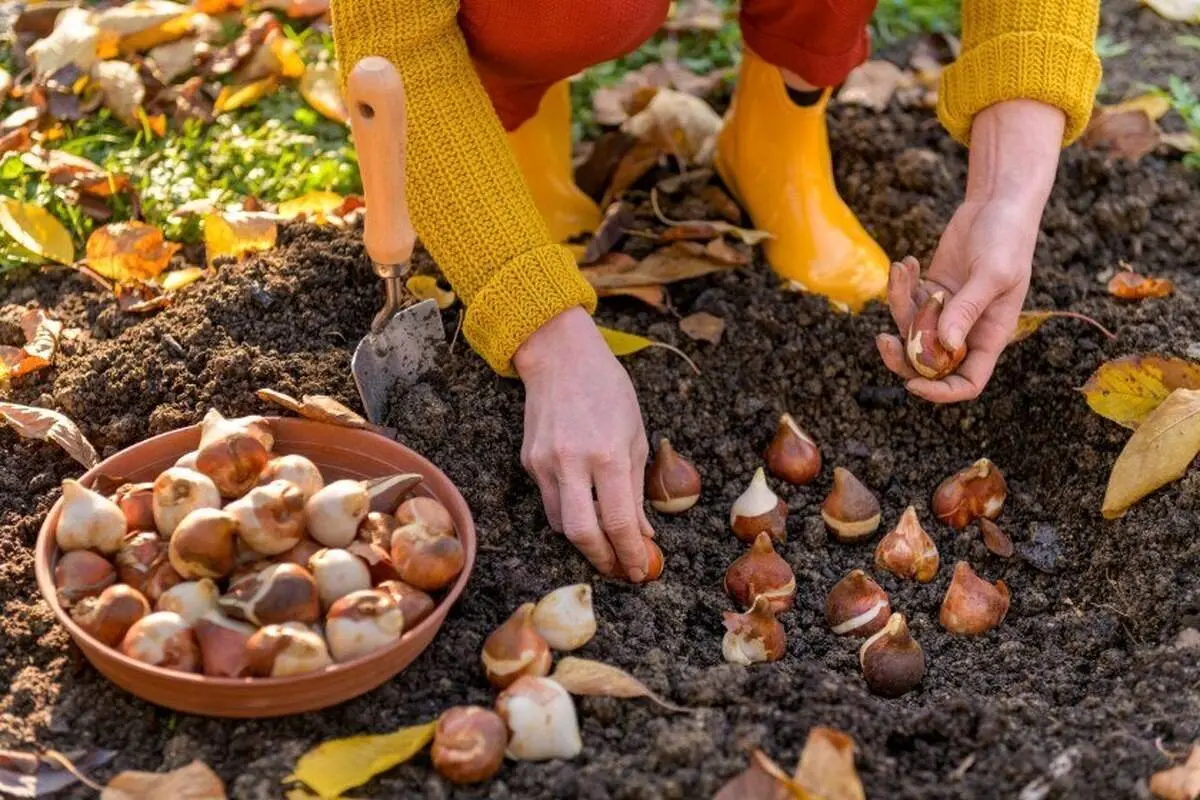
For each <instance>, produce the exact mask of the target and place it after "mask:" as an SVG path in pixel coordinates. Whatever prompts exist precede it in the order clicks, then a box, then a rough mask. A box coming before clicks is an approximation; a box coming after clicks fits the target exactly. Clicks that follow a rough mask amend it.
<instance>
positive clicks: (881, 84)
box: [837, 59, 909, 111]
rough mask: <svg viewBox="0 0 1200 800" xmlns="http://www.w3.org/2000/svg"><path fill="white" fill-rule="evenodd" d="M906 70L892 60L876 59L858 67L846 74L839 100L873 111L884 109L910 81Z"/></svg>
mask: <svg viewBox="0 0 1200 800" xmlns="http://www.w3.org/2000/svg"><path fill="white" fill-rule="evenodd" d="M908 80H909V78H908V76H907V75H905V73H904V71H903V70H901V69H900V68H899V67H897V66H896V65H895V64H893V63H892V62H890V61H884V60H882V59H876V60H871V61H867V62H866V63H864V64H862V65H860V66H858V67H856V68H855V69H854V70H853V71H851V73H850V74H849V75H847V76H846V82H845V83H843V84H842V90H841V91H840V92H838V96H837V99H838V102H841V103H846V104H848V105H855V106H866V107H867V108H869V109H871V110H873V111H883V110H884V109H886V108H887V105H888V101H889V100H891V99H892V95H894V94H895V93H896V90H897V89H899V88H900V87H901V86H903V85H904V84H905V82H906V81H908Z"/></svg>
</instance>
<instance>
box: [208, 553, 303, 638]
mask: <svg viewBox="0 0 1200 800" xmlns="http://www.w3.org/2000/svg"><path fill="white" fill-rule="evenodd" d="M217 605H218V606H220V608H221V610H222V611H224V612H225V613H226V614H228V615H229V616H231V617H233V618H234V619H240V620H244V621H246V622H250V623H253V624H255V625H275V624H279V623H283V622H303V623H305V624H311V623H313V622H316V621H317V619H319V618H320V616H321V603H320V599H319V595H318V593H317V582H316V581H315V580H313V576H312V574H311V573H309V571H308V570H306V569H304V568H303V567H298V566H296V565H295V564H275V565H273V566H270V567H267V568H266V569H264V570H263V571H262V572H257V573H255V574H253V575H250V576H249V577H246V578H242V579H241V580H240V581H237V582H236V583H234V584H232V585H231V586H230V587H229V591H227V592H226V593H225V595H224V596H223V597H222V598H221V599H220V600H218V601H217Z"/></svg>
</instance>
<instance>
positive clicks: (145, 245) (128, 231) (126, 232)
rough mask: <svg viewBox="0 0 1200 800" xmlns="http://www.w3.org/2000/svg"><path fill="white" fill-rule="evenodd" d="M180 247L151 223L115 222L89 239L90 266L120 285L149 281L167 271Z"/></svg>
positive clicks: (88, 260) (98, 229)
mask: <svg viewBox="0 0 1200 800" xmlns="http://www.w3.org/2000/svg"><path fill="white" fill-rule="evenodd" d="M179 247H180V245H178V244H175V243H174V242H168V241H166V240H165V239H164V238H163V232H162V231H161V230H159V229H158V228H156V227H155V226H153V225H150V224H148V223H145V222H137V221H133V220H131V221H129V222H114V223H112V224H111V225H105V226H104V227H102V228H97V229H96V230H94V231H92V235H91V236H89V237H88V241H87V263H88V266H89V267H91V268H92V269H93V270H95V271H96V272H98V273H99V274H101V275H103V276H104V277H106V278H109V279H110V280H113V281H116V282H117V283H130V282H137V281H147V280H150V279H151V278H154V277H156V276H157V275H158V274H159V273H160V272H162V271H163V270H164V269H166V268H167V265H168V264H169V263H171V257H172V256H174V255H175V252H176V251H177V250H178V249H179Z"/></svg>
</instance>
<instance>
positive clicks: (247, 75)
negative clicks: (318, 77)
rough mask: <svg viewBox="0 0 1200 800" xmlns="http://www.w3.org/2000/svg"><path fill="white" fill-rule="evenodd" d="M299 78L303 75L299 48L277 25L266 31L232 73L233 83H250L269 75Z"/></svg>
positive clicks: (302, 61)
mask: <svg viewBox="0 0 1200 800" xmlns="http://www.w3.org/2000/svg"><path fill="white" fill-rule="evenodd" d="M272 75H274V76H277V77H282V78H299V77H301V76H303V75H304V59H302V58H301V57H300V48H299V45H297V44H296V43H295V42H294V41H292V40H291V39H289V38H288V37H287V35H286V34H285V33H284V32H283V31H282V30H280V29H279V28H278V27H275V28H271V29H270V30H269V31H267V35H266V38H265V39H264V40H263V43H262V44H261V45H260V46H258V47H256V48H255V49H254V52H253V54H251V56H250V58H249V59H247V61H246V62H245V63H244V64H243V65H242V66H241V67H239V68H238V70H237V71H236V72H235V73H234V75H233V80H234V82H235V83H241V84H245V83H252V82H254V81H258V80H262V79H263V78H267V77H270V76H272Z"/></svg>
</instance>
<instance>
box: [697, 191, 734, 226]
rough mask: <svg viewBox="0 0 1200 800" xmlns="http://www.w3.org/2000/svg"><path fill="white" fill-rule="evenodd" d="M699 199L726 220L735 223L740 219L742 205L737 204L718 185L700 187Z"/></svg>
mask: <svg viewBox="0 0 1200 800" xmlns="http://www.w3.org/2000/svg"><path fill="white" fill-rule="evenodd" d="M700 199H701V200H703V201H704V202H705V203H706V204H708V206H709V207H710V208H712V210H713V211H715V212H717V214H718V215H720V216H722V217H724V218H725V220H726V221H727V222H729V223H731V224H733V225H737V224H738V223H739V222H741V221H742V207H741V206H739V205H738V204H737V201H735V200H734V199H733V198H732V197H730V196H729V195H728V194H726V193H725V192H724V190H722V189H721V187H720V186H712V185H709V186H704V187H701V189H700Z"/></svg>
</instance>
